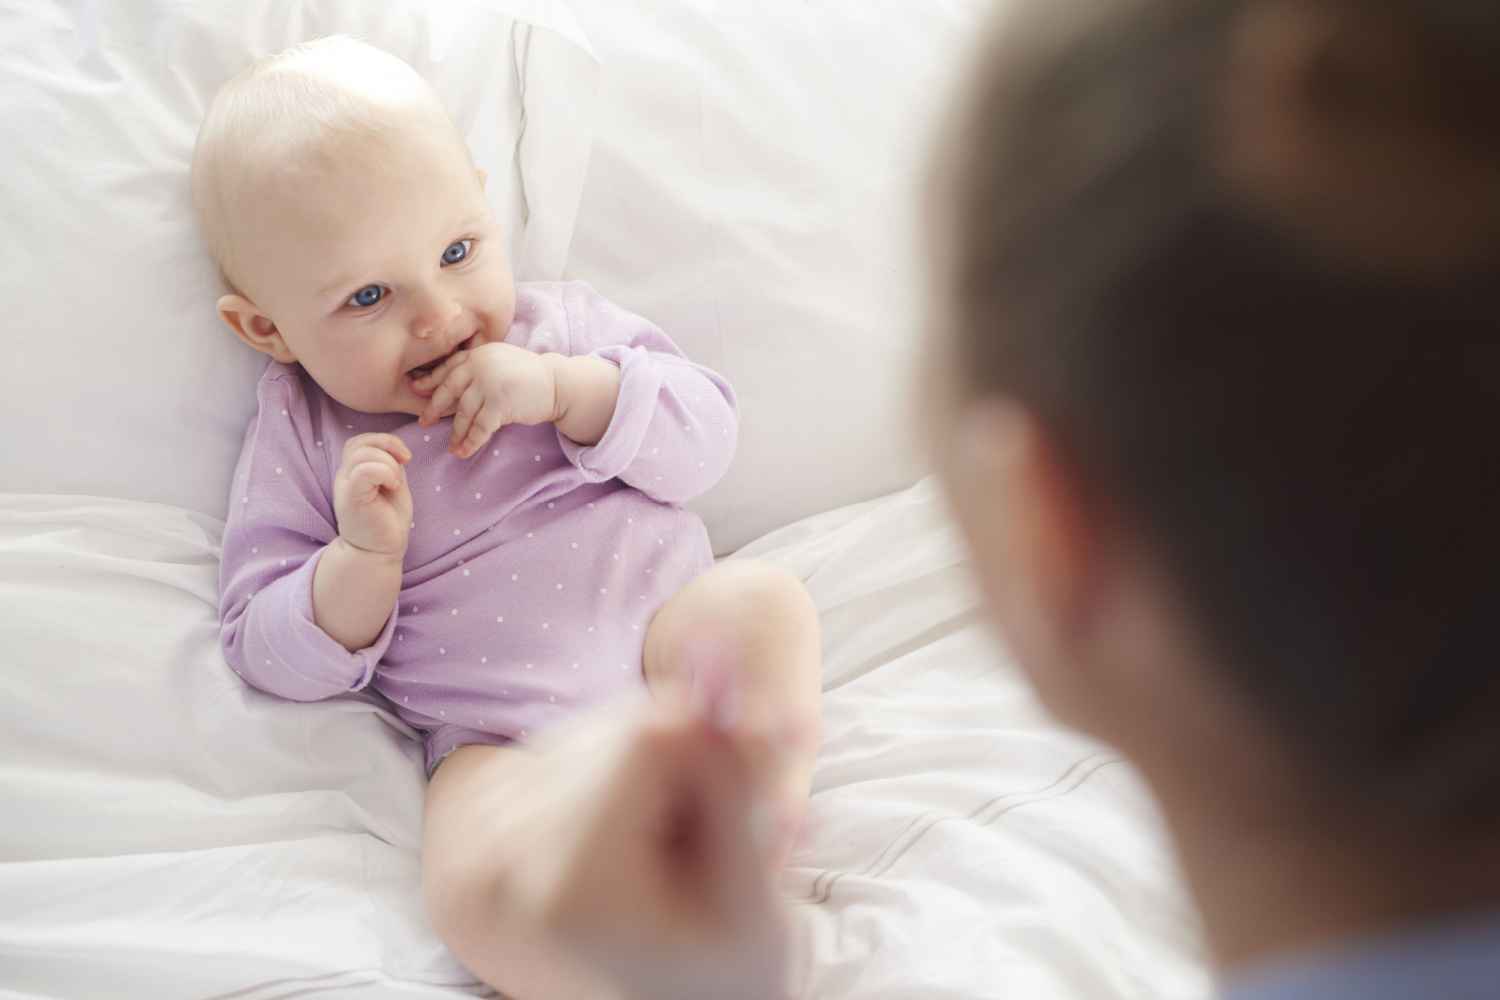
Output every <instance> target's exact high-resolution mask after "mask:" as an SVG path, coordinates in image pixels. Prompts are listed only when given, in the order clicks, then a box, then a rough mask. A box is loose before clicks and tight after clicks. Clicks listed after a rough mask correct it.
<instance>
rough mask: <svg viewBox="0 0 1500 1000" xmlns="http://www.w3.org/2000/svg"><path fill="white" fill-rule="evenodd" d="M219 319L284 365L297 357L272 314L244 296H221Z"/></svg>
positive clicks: (258, 349) (244, 339) (236, 333)
mask: <svg viewBox="0 0 1500 1000" xmlns="http://www.w3.org/2000/svg"><path fill="white" fill-rule="evenodd" d="M219 318H220V319H222V320H223V321H224V324H225V325H226V326H228V327H229V329H231V330H233V331H234V335H235V336H236V337H239V338H240V339H241V340H243V341H244V342H245V343H247V344H249V345H250V346H251V347H253V348H255V349H256V350H257V351H260V352H261V353H262V354H269V355H270V356H271V357H273V358H275V359H276V360H277V361H280V362H282V363H283V364H291V363H292V362H293V361H296V360H297V356H296V355H295V354H293V353H292V349H291V348H290V347H288V346H287V344H286V341H285V340H283V339H282V338H281V331H280V330H278V329H276V324H275V323H274V322H272V321H271V317H269V316H267V315H266V314H265V313H263V312H261V311H260V310H259V309H258V308H256V305H255V303H254V302H251V301H250V300H249V299H247V298H245V297H244V296H243V295H223V296H220V297H219Z"/></svg>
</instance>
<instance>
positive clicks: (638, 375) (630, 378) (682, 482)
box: [557, 281, 739, 504]
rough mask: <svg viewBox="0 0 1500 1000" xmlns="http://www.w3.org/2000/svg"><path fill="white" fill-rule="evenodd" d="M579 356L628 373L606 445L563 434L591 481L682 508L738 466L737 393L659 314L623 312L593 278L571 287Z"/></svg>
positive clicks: (570, 317)
mask: <svg viewBox="0 0 1500 1000" xmlns="http://www.w3.org/2000/svg"><path fill="white" fill-rule="evenodd" d="M561 288H562V296H561V301H562V306H563V309H564V310H565V312H566V326H567V331H568V338H569V344H568V350H567V351H566V353H568V354H570V355H591V356H593V357H597V358H602V359H604V360H605V361H608V362H610V363H612V364H614V365H617V366H618V367H619V369H620V395H619V399H618V401H617V402H616V404H615V411H614V416H613V417H612V418H611V420H610V422H609V426H608V427H607V428H606V429H605V431H604V435H603V436H602V437H601V438H600V439H599V441H598V442H597V443H596V444H593V445H582V444H579V443H578V442H576V441H573V440H571V439H569V438H568V437H567V436H566V435H564V434H563V433H562V432H561V431H558V435H557V436H558V443H559V445H561V447H562V451H563V454H564V455H565V456H567V459H568V461H570V462H572V463H573V464H574V465H575V466H577V467H578V469H579V470H580V471H581V472H582V473H583V474H584V478H585V479H586V480H587V481H589V482H602V481H604V480H606V479H611V478H614V477H619V479H620V480H622V481H623V482H625V483H628V484H629V485H631V486H634V487H635V488H636V489H638V490H640V491H641V492H642V493H644V494H646V495H647V496H649V497H651V498H652V499H653V500H658V501H660V502H662V503H673V504H680V503H683V502H685V501H687V500H691V499H692V498H693V497H696V496H698V495H699V494H701V493H704V492H706V491H707V490H708V489H709V488H710V487H712V486H713V485H714V484H715V483H716V482H718V481H719V479H720V478H722V477H723V475H724V473H725V472H727V471H728V470H729V463H730V461H731V460H732V459H733V458H734V450H735V440H736V436H737V434H738V430H739V428H738V419H737V406H736V400H735V394H734V390H733V389H732V388H731V387H730V385H729V383H728V382H727V381H725V379H724V378H722V377H721V376H720V375H718V374H717V373H716V372H714V371H713V370H711V369H709V368H706V367H704V366H703V365H699V364H695V363H694V362H692V361H690V360H688V359H687V357H686V356H685V355H684V354H683V352H682V351H681V350H680V349H679V348H678V347H677V345H676V344H674V343H673V342H672V341H671V339H670V338H668V337H667V335H666V334H665V333H663V332H662V331H661V329H660V328H658V327H657V326H656V325H654V324H653V323H651V322H650V321H649V320H646V319H643V318H642V317H640V316H637V315H635V314H634V313H631V312H628V311H627V310H625V309H622V308H620V307H619V306H617V305H615V304H614V303H612V302H610V301H609V300H608V299H606V298H604V297H603V296H601V295H600V294H599V293H598V292H596V291H594V289H593V288H592V287H590V286H589V285H588V284H586V283H585V282H581V281H573V282H568V283H566V284H564V285H562V286H561Z"/></svg>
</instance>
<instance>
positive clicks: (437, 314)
mask: <svg viewBox="0 0 1500 1000" xmlns="http://www.w3.org/2000/svg"><path fill="white" fill-rule="evenodd" d="M462 313H463V306H462V305H460V304H459V303H457V302H438V301H433V302H432V303H431V304H430V305H429V306H428V307H427V308H426V309H423V310H422V311H421V312H419V313H417V315H416V317H415V320H416V321H415V322H414V323H413V324H412V327H413V332H414V333H415V334H416V335H417V336H418V337H422V338H426V337H431V336H432V335H433V334H442V333H444V332H446V331H447V329H448V328H449V327H450V326H452V325H453V323H454V321H455V320H457V319H458V317H459V316H460V315H461V314H462Z"/></svg>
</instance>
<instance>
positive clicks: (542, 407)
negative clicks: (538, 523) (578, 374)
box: [412, 341, 557, 458]
mask: <svg viewBox="0 0 1500 1000" xmlns="http://www.w3.org/2000/svg"><path fill="white" fill-rule="evenodd" d="M412 386H413V388H415V389H416V391H417V392H418V393H419V394H420V393H426V392H431V393H432V398H430V399H429V400H427V408H426V409H425V410H423V411H422V416H421V418H420V420H419V423H420V424H421V425H422V426H423V427H426V426H427V425H428V424H431V423H436V422H437V421H439V420H441V419H442V418H443V417H446V416H448V415H449V414H450V413H451V414H453V415H454V416H453V438H452V440H451V441H450V442H449V443H448V450H449V451H451V452H452V453H453V454H455V455H457V456H458V457H459V458H468V457H469V456H470V455H472V454H474V453H475V452H476V451H478V450H479V449H480V448H483V447H484V445H485V442H486V441H488V440H489V439H490V436H491V435H492V434H494V433H495V432H496V431H498V430H499V429H500V428H501V427H504V426H505V425H506V424H545V423H550V422H552V421H555V420H556V419H557V381H556V379H555V378H554V377H553V369H552V366H551V365H549V364H548V363H547V362H546V361H545V360H544V359H543V358H542V355H540V354H537V353H535V352H533V351H528V350H526V349H525V348H524V347H517V346H516V345H514V344H507V343H504V342H501V341H497V342H495V343H490V344H484V345H482V346H480V347H476V348H474V349H473V350H470V351H459V352H458V353H457V354H454V355H453V356H452V357H450V358H448V360H446V361H444V362H443V363H442V364H441V365H439V366H438V367H436V368H434V369H433V370H432V371H431V372H429V373H428V374H426V375H424V376H422V377H421V378H419V379H417V380H416V381H414V382H413V383H412Z"/></svg>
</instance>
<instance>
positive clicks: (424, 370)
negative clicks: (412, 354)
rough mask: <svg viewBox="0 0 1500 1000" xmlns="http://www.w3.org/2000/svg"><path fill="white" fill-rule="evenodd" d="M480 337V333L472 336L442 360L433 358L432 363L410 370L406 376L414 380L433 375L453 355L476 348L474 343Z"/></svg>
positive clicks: (441, 358)
mask: <svg viewBox="0 0 1500 1000" xmlns="http://www.w3.org/2000/svg"><path fill="white" fill-rule="evenodd" d="M478 337H479V334H478V333H474V334H472V335H471V336H470V337H469V339H468V340H465V341H463V342H462V343H460V344H459V345H458V346H457V347H455V348H453V350H451V351H449V352H448V353H447V354H444V355H443V356H442V357H440V358H433V359H432V360H431V361H429V362H427V363H426V364H424V365H417V367H415V368H412V369H410V370H408V371H407V373H406V374H407V375H408V376H409V377H411V378H414V379H418V378H421V377H422V376H423V375H431V374H432V373H433V371H435V370H436V369H437V367H438V366H439V365H441V364H442V363H443V362H444V361H447V360H448V359H449V358H451V357H453V355H455V354H457V353H458V352H459V351H467V350H468V349H469V348H471V347H473V346H474V341H475V340H476V339H477V338H478Z"/></svg>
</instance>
